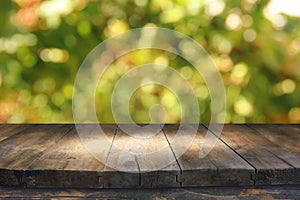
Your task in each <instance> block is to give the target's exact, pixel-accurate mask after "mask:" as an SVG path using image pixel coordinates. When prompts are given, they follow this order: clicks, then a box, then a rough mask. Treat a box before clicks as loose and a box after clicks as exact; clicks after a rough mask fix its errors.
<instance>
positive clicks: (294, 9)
mask: <svg viewBox="0 0 300 200" xmlns="http://www.w3.org/2000/svg"><path fill="white" fill-rule="evenodd" d="M299 8H300V1H299V0H284V1H282V0H271V1H270V2H269V4H268V6H267V10H268V12H269V13H270V14H279V13H284V14H287V15H290V16H294V17H300V9H299Z"/></svg>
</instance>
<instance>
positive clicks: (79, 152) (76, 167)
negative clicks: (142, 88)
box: [29, 124, 116, 188]
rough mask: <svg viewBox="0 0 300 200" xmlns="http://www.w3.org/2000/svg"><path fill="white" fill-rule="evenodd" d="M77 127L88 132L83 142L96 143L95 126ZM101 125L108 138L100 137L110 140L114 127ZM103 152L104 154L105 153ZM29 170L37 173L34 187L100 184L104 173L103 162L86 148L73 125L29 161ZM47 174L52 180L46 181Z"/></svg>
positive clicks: (80, 186)
mask: <svg viewBox="0 0 300 200" xmlns="http://www.w3.org/2000/svg"><path fill="white" fill-rule="evenodd" d="M80 126H81V127H80V128H81V131H82V130H85V131H86V132H87V133H88V134H87V137H88V138H85V142H89V141H90V143H88V144H90V145H94V144H93V143H96V142H99V141H98V140H96V139H98V138H97V137H96V135H97V134H98V133H97V131H98V129H97V125H91V124H89V125H80ZM101 128H102V130H103V131H104V133H105V135H106V136H107V138H103V139H108V140H112V138H113V135H114V132H115V130H116V126H115V125H101ZM88 140H89V141H88ZM100 143H101V141H100ZM100 149H101V148H99V150H100ZM107 151H108V150H107ZM102 153H103V154H105V152H102ZM107 153H108V152H107ZM29 169H30V170H32V171H33V172H35V173H36V172H39V174H38V176H37V177H36V178H35V179H36V180H35V186H37V187H73V188H101V187H103V183H101V181H102V180H100V177H102V176H103V174H102V172H103V170H104V164H103V163H101V162H100V161H99V160H97V159H96V158H95V157H94V156H93V155H92V154H90V152H88V151H87V149H86V148H85V146H84V143H83V142H82V141H81V139H80V137H79V135H78V134H77V130H76V129H75V128H74V127H73V129H72V130H71V132H70V133H69V134H67V135H66V136H65V137H64V138H62V139H61V140H60V141H59V142H58V143H57V145H55V146H54V147H53V148H51V149H49V150H48V151H47V152H45V153H44V155H43V156H42V157H40V158H39V159H38V160H36V162H34V163H32V165H31V166H30V167H29ZM45 170H47V171H49V172H52V175H51V174H49V175H47V174H42V173H43V172H45ZM49 176H50V177H51V176H54V177H55V181H52V182H49ZM52 180H53V179H52Z"/></svg>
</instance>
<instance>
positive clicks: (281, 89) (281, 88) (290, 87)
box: [273, 79, 296, 96]
mask: <svg viewBox="0 0 300 200" xmlns="http://www.w3.org/2000/svg"><path fill="white" fill-rule="evenodd" d="M295 89H296V83H295V82H294V81H293V80H292V79H285V80H283V81H281V82H279V83H277V84H276V85H275V86H274V88H273V92H274V94H275V95H277V96H280V95H283V94H291V93H293V92H294V91H295Z"/></svg>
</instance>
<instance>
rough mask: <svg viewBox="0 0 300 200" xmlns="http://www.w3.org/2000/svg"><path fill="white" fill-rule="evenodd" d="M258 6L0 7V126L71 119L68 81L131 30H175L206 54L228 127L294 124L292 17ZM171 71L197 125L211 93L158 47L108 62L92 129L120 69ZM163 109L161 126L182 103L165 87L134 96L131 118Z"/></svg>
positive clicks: (19, 1) (297, 94) (295, 22)
mask: <svg viewBox="0 0 300 200" xmlns="http://www.w3.org/2000/svg"><path fill="white" fill-rule="evenodd" d="M268 8H269V1H264V0H261V1H260V0H241V1H234V0H230V1H229V0H228V1H225V0H199V1H197V0H173V1H172V0H164V1H162V0H132V1H129V0H103V1H95V0H74V1H71V0H49V1H41V0H14V1H8V0H4V1H0V22H1V25H0V123H58V122H59V123H67V122H73V116H72V91H73V82H74V79H75V76H76V73H77V70H78V68H79V67H80V64H81V63H82V61H83V60H84V58H85V57H86V56H87V54H88V53H89V52H90V51H91V50H92V49H93V48H94V47H96V45H98V44H99V43H100V42H101V41H103V40H105V39H107V38H110V37H111V36H113V35H115V34H119V33H122V32H124V31H126V30H129V29H132V28H139V27H144V26H158V27H165V28H170V29H173V30H176V31H179V32H182V33H184V34H186V35H188V36H190V37H191V38H193V39H194V40H196V41H197V42H198V43H199V44H201V45H202V46H203V47H204V48H205V49H206V50H207V52H208V53H209V54H210V55H211V57H212V58H213V60H214V62H215V63H216V65H217V66H218V68H219V70H220V73H221V75H222V78H223V81H224V84H225V87H226V94H227V117H226V122H227V123H245V122H247V123H299V122H300V66H299V63H300V21H299V20H300V18H299V17H295V16H291V15H288V14H286V13H275V14H274V13H270V12H269V11H268ZM146 63H158V64H164V65H169V66H171V67H173V68H175V69H176V70H178V71H179V72H180V73H181V74H182V75H183V76H184V77H186V78H187V79H188V80H189V82H190V83H191V85H192V86H193V88H194V90H195V92H196V94H197V96H198V99H199V105H200V112H201V122H209V119H210V96H209V93H208V91H207V87H206V85H205V83H204V81H203V80H202V78H201V76H200V75H199V74H197V73H196V72H195V70H194V69H193V68H192V66H190V64H189V63H187V62H186V61H185V60H183V59H181V58H179V57H176V56H175V55H172V54H170V53H167V52H165V51H161V50H154V49H150V50H138V51H134V52H132V53H129V54H127V55H125V56H123V57H121V58H119V59H118V60H116V61H115V62H114V63H113V64H112V65H111V66H110V67H109V68H108V69H107V71H106V72H105V74H104V76H103V77H102V79H101V80H100V82H99V86H98V89H97V94H96V101H95V104H96V108H97V115H98V119H99V122H102V123H112V122H114V119H113V116H112V112H111V105H110V97H111V93H112V90H113V87H114V84H115V83H116V82H117V81H118V79H119V78H120V77H121V76H122V75H123V74H124V73H126V72H127V71H128V70H130V69H132V68H134V67H135V66H138V65H141V64H146ZM157 103H159V104H162V105H163V106H165V108H166V111H167V119H166V120H167V122H169V123H176V122H180V104H179V103H178V101H177V99H176V98H175V96H174V95H173V94H172V93H171V92H170V91H169V90H168V89H167V88H164V87H162V86H158V85H148V86H146V87H143V88H140V89H139V90H138V91H136V93H135V95H134V96H133V97H132V99H131V104H130V105H129V106H130V111H131V115H132V118H133V119H134V120H135V121H136V122H140V123H142V122H143V123H147V122H149V115H148V111H149V108H150V107H151V106H152V105H154V104H157Z"/></svg>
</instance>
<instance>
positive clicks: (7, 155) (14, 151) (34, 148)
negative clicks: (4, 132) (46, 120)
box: [0, 125, 70, 185]
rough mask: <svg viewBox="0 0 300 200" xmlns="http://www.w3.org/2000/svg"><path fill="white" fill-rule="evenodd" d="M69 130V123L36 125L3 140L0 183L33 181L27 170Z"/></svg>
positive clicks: (0, 144) (11, 183)
mask: <svg viewBox="0 0 300 200" xmlns="http://www.w3.org/2000/svg"><path fill="white" fill-rule="evenodd" d="M68 130H70V126H68V125H35V126H32V127H30V129H29V128H27V129H24V130H23V131H22V132H20V133H18V134H14V135H12V136H10V137H9V138H7V139H5V140H3V141H1V142H0V152H1V154H0V159H1V162H0V169H1V171H2V172H1V175H0V184H2V185H21V184H27V183H28V184H30V183H32V182H33V181H32V179H31V175H28V173H27V172H26V171H25V170H26V169H27V168H28V166H29V165H30V164H31V163H32V162H34V161H35V159H37V158H39V157H40V156H41V155H42V154H43V152H44V151H45V150H46V149H48V148H51V147H52V146H53V145H55V143H56V142H57V141H59V140H60V139H61V138H62V137H63V136H64V135H65V134H66V133H67V132H68ZM27 175H28V176H27ZM7 177H9V178H7Z"/></svg>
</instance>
